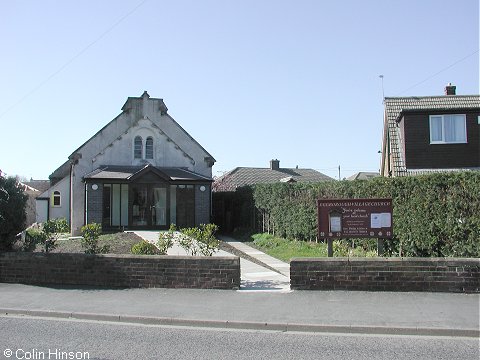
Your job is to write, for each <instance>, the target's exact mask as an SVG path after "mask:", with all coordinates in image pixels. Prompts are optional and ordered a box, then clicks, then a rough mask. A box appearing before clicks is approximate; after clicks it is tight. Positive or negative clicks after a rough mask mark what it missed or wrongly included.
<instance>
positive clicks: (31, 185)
mask: <svg viewBox="0 0 480 360" xmlns="http://www.w3.org/2000/svg"><path fill="white" fill-rule="evenodd" d="M22 184H24V185H26V186H28V190H31V191H39V192H41V193H43V192H45V191H47V190H48V189H49V188H50V181H49V180H33V179H32V180H30V181H24V182H23V183H22Z"/></svg>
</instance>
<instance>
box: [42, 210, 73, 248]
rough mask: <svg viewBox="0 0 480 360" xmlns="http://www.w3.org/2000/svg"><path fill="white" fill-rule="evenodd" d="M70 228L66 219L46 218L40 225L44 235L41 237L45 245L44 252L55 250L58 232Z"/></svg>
mask: <svg viewBox="0 0 480 360" xmlns="http://www.w3.org/2000/svg"><path fill="white" fill-rule="evenodd" d="M69 230H70V227H69V226H68V222H67V219H65V218H62V219H51V220H47V221H46V222H45V223H44V224H43V227H42V232H43V234H44V237H43V239H42V241H43V244H44V245H45V252H47V253H48V252H50V251H52V250H55V248H56V247H57V240H58V238H59V237H60V234H62V233H66V232H68V231H69Z"/></svg>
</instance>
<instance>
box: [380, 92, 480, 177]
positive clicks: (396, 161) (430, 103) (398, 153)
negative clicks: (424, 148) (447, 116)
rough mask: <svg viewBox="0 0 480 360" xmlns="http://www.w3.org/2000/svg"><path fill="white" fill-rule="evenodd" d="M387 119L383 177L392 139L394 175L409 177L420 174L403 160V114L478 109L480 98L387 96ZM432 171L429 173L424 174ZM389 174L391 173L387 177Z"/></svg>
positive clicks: (384, 136) (391, 150)
mask: <svg viewBox="0 0 480 360" xmlns="http://www.w3.org/2000/svg"><path fill="white" fill-rule="evenodd" d="M384 104H385V115H384V116H385V118H384V134H383V147H382V154H383V155H382V164H381V171H382V175H385V174H384V171H385V161H387V159H386V157H388V155H389V154H387V152H388V151H387V142H388V140H389V142H390V143H389V146H390V154H391V157H392V168H391V171H392V174H391V175H393V176H405V175H411V174H414V173H418V171H413V172H412V171H410V170H408V169H407V168H406V166H405V159H404V158H403V154H404V149H403V142H402V139H401V133H400V129H399V127H398V126H397V121H398V120H399V119H400V118H401V116H402V114H403V113H405V112H408V111H418V110H424V111H428V110H435V111H438V110H440V111H441V110H445V111H449V110H452V109H455V110H463V109H478V108H480V95H444V96H423V97H418V96H412V97H386V98H385V99H384ZM423 172H424V173H425V172H428V170H424V171H423ZM387 175H388V174H387Z"/></svg>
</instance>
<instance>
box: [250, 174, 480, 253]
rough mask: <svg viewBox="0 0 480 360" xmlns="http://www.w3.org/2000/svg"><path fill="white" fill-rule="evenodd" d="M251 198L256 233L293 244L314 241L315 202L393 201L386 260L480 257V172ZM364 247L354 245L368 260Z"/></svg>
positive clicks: (298, 187) (295, 187)
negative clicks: (397, 257)
mask: <svg viewBox="0 0 480 360" xmlns="http://www.w3.org/2000/svg"><path fill="white" fill-rule="evenodd" d="M252 196H253V200H254V202H255V206H256V208H257V209H258V210H259V213H260V219H258V220H259V221H258V222H259V223H261V224H262V228H260V229H258V230H260V231H262V232H263V231H265V232H269V233H272V234H274V235H276V236H280V237H286V238H289V239H297V240H313V239H316V238H317V209H316V199H322V198H345V199H354V198H384V197H385V198H392V199H393V231H394V237H393V239H392V240H391V241H386V242H385V254H386V255H387V256H392V255H400V256H434V257H450V256H455V257H480V240H479V239H480V216H478V214H480V172H473V171H472V172H459V173H442V174H432V175H424V176H411V177H398V178H383V177H378V178H375V179H372V180H368V181H364V180H363V181H362V180H356V181H328V182H322V183H316V184H305V183H303V184H302V183H296V184H284V183H276V184H259V185H256V186H255V187H253V195H252ZM365 241H366V240H360V239H359V240H356V245H357V247H358V246H361V247H362V248H363V249H364V250H365V253H368V254H370V255H371V253H372V251H373V249H372V248H371V247H370V248H369V246H363V245H360V244H363V242H365ZM341 247H342V245H338V249H339V251H343V250H341ZM357 251H360V250H357Z"/></svg>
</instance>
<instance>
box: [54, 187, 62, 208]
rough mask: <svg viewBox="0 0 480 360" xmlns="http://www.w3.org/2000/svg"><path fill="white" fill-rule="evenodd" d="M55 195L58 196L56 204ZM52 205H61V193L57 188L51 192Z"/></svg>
mask: <svg viewBox="0 0 480 360" xmlns="http://www.w3.org/2000/svg"><path fill="white" fill-rule="evenodd" d="M57 193H58V194H57ZM57 197H58V205H56V204H55V198H57ZM52 207H62V193H61V192H60V191H58V190H55V191H54V192H53V193H52Z"/></svg>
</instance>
